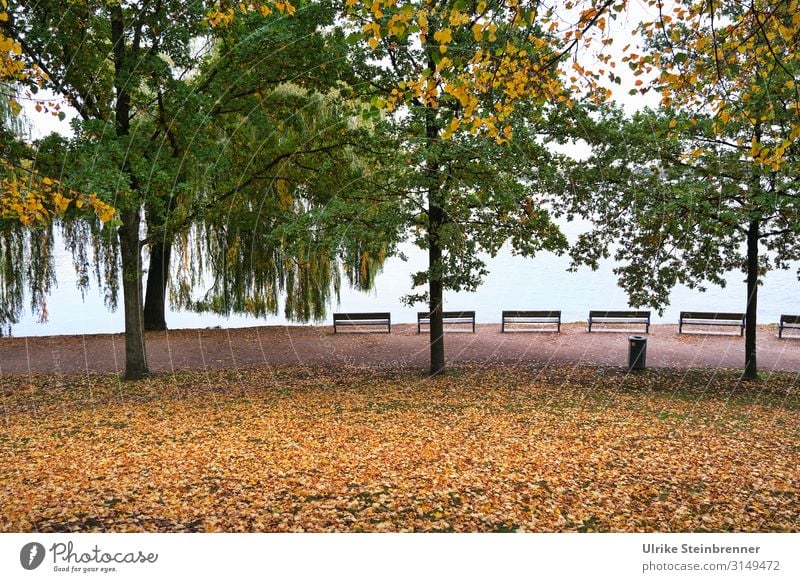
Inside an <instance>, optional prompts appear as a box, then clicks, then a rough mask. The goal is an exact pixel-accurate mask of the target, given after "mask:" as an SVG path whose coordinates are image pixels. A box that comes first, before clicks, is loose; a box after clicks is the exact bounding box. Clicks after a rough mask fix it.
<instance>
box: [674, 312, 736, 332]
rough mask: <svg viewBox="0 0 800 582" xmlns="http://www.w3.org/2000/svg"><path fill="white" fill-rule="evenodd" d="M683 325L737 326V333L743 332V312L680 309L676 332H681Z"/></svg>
mask: <svg viewBox="0 0 800 582" xmlns="http://www.w3.org/2000/svg"><path fill="white" fill-rule="evenodd" d="M684 325H723V326H727V327H738V328H739V335H742V334H744V313H717V312H714V311H681V315H680V318H679V319H678V333H683V326H684Z"/></svg>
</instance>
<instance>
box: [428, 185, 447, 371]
mask: <svg viewBox="0 0 800 582" xmlns="http://www.w3.org/2000/svg"><path fill="white" fill-rule="evenodd" d="M443 216H444V212H443V210H442V209H441V207H439V206H437V205H436V203H435V202H433V201H432V200H429V202H428V293H429V298H430V320H431V325H430V328H431V329H430V334H431V335H430V346H431V376H438V375H440V374H444V323H443V321H442V305H443V304H444V292H443V285H442V246H441V244H440V242H439V231H440V229H441V226H442V218H443Z"/></svg>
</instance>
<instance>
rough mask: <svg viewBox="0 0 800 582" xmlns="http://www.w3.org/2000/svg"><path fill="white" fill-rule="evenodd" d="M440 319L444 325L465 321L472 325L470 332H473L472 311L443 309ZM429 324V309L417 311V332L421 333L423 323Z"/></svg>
mask: <svg viewBox="0 0 800 582" xmlns="http://www.w3.org/2000/svg"><path fill="white" fill-rule="evenodd" d="M442 321H443V322H444V324H445V325H449V324H458V323H466V324H471V325H472V333H475V312H474V311H443V312H442ZM430 324H431V314H430V312H429V311H419V312H417V333H422V326H423V325H430Z"/></svg>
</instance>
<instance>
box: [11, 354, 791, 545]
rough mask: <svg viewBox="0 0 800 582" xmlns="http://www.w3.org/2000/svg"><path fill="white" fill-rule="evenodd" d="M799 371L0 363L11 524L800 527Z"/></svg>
mask: <svg viewBox="0 0 800 582" xmlns="http://www.w3.org/2000/svg"><path fill="white" fill-rule="evenodd" d="M797 380H798V377H797V376H796V375H793V374H773V375H771V376H770V377H769V378H767V379H765V380H764V381H762V382H760V383H757V384H746V383H745V384H742V383H739V382H737V380H736V376H735V375H734V374H733V373H729V372H720V371H717V372H714V371H704V372H686V371H683V372H681V371H675V370H673V371H670V370H649V371H646V372H644V373H638V374H628V373H625V372H624V371H622V370H618V369H609V368H585V369H584V368H578V369H576V368H546V369H544V370H525V369H521V368H514V369H507V368H506V369H504V368H474V369H470V368H467V369H460V370H457V371H455V372H453V373H452V374H450V375H448V376H447V377H444V378H438V379H426V378H424V377H422V376H420V375H415V374H414V373H413V372H409V371H395V372H392V371H386V372H374V371H364V370H358V369H351V370H342V371H339V372H331V371H315V372H313V373H311V372H309V371H304V370H300V369H283V370H274V369H273V370H269V371H266V370H264V371H246V372H229V373H225V372H214V373H180V374H176V375H164V376H159V377H156V378H154V379H151V380H147V381H142V382H138V383H121V382H119V381H118V380H117V378H116V377H115V376H111V375H89V376H73V375H65V376H32V377H21V376H8V375H5V376H0V390H2V401H0V404H1V405H2V410H1V412H2V417H0V530H2V531H31V530H39V531H141V530H145V531H576V530H577V531H650V530H659V531H798V530H800V518H799V517H798V516H800V394H799V393H798V389H797V386H796V383H797Z"/></svg>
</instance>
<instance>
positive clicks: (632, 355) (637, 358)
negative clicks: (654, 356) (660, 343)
mask: <svg viewBox="0 0 800 582" xmlns="http://www.w3.org/2000/svg"><path fill="white" fill-rule="evenodd" d="M646 357H647V338H646V337H643V336H641V335H632V336H628V369H629V370H644V369H645V359H646Z"/></svg>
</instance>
